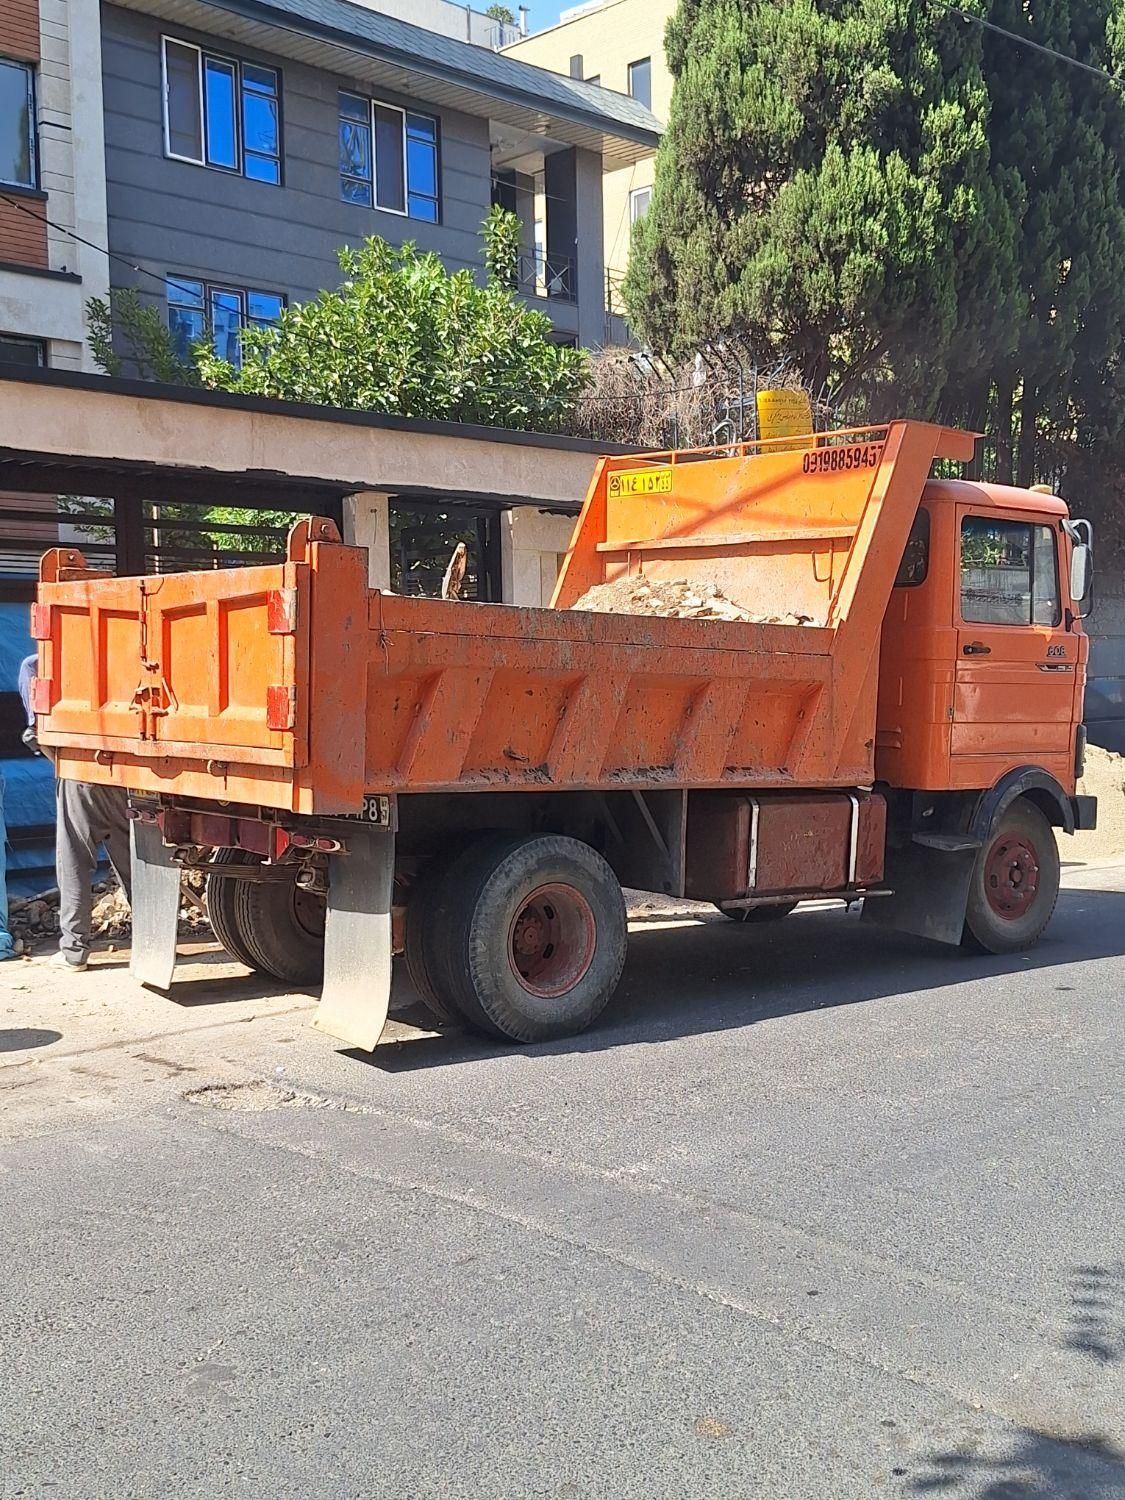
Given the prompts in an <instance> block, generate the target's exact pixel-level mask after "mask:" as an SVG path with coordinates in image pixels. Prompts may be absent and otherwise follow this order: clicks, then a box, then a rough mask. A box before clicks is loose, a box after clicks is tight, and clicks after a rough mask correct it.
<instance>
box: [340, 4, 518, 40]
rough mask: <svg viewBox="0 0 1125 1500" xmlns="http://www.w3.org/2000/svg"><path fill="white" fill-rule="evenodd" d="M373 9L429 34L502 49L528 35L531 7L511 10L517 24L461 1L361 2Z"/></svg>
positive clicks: (483, 7) (510, 8)
mask: <svg viewBox="0 0 1125 1500" xmlns="http://www.w3.org/2000/svg"><path fill="white" fill-rule="evenodd" d="M358 3H359V4H361V5H365V6H367V8H368V9H369V10H381V11H382V12H383V13H384V14H385V15H388V16H397V17H398V18H399V20H400V21H410V22H411V23H412V24H413V25H415V26H423V27H425V29H426V30H427V31H438V32H440V33H441V35H442V36H449V37H452V38H453V39H454V41H458V42H472V44H473V45H474V46H475V47H491V48H492V49H493V51H498V50H499V49H500V48H501V47H507V46H510V45H511V43H512V42H518V41H519V39H520V37H521V36H526V35H527V17H528V7H527V6H526V5H520V6H518V7H517V6H515V5H512V6H510V7H508V9H509V11H510V13H511V14H512V15H513V16H514V17H515V20H514V21H511V22H508V21H498V20H496V18H495V17H494V16H490V15H489V14H488V9H487V7H486V6H482V7H481V8H479V9H478V8H477V7H476V6H473V5H463V4H461V0H358Z"/></svg>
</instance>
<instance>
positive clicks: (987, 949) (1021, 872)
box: [962, 797, 1059, 953]
mask: <svg viewBox="0 0 1125 1500" xmlns="http://www.w3.org/2000/svg"><path fill="white" fill-rule="evenodd" d="M1058 895H1059V849H1058V845H1057V843H1056V842H1055V831H1054V829H1053V828H1052V827H1051V825H1050V823H1048V822H1047V819H1046V818H1045V817H1044V816H1043V814H1042V813H1041V812H1040V811H1039V809H1038V808H1037V807H1036V806H1035V805H1034V804H1033V803H1031V802H1028V801H1027V800H1026V798H1023V797H1020V798H1018V799H1017V800H1016V801H1015V802H1013V803H1012V805H1011V807H1009V808H1008V809H1007V811H1006V812H1005V813H1004V814H1003V816H1002V817H1001V818H1000V819H999V820H998V821H997V822H996V823H995V824H994V825H993V827H992V829H991V830H990V832H989V835H988V837H987V838H986V839H985V841H984V844H983V845H982V847H981V850H980V853H979V854H978V855H977V861H976V864H975V866H974V867H973V877H972V882H971V884H970V886H969V903H968V907H967V909H966V913H965V931H964V936H963V938H962V942H963V945H964V946H965V947H967V948H974V949H976V950H977V952H980V953H1018V952H1019V951H1020V949H1022V948H1030V947H1032V945H1033V944H1034V943H1036V942H1037V941H1038V939H1039V936H1040V934H1041V933H1042V931H1043V929H1044V928H1045V927H1046V925H1047V923H1048V922H1049V921H1050V920H1051V913H1052V912H1053V911H1054V909H1055V902H1056V901H1057V900H1058Z"/></svg>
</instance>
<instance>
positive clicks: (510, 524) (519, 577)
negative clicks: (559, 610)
mask: <svg viewBox="0 0 1125 1500" xmlns="http://www.w3.org/2000/svg"><path fill="white" fill-rule="evenodd" d="M573 531H574V520H573V518H572V517H570V516H553V515H549V514H547V513H546V512H544V511H541V510H534V509H532V507H531V506H527V507H524V508H521V509H520V510H506V511H505V512H504V514H503V516H502V517H501V526H500V573H501V579H502V581H503V585H504V603H505V604H524V605H531V606H532V607H534V608H536V609H538V608H539V607H541V606H546V605H548V604H550V602H551V594H552V593H553V592H554V587H555V579H556V578H557V577H558V571H559V564H560V561H561V559H562V557H563V555H564V554H565V552H566V550H567V548H568V547H569V546H570V538H571V534H572V532H573Z"/></svg>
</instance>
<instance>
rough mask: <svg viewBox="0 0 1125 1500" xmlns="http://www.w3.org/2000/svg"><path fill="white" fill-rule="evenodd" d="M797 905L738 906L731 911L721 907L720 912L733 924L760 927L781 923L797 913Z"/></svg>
mask: <svg viewBox="0 0 1125 1500" xmlns="http://www.w3.org/2000/svg"><path fill="white" fill-rule="evenodd" d="M797 905H798V903H797V902H796V901H785V902H782V904H781V905H780V906H736V907H732V908H731V909H730V910H729V911H725V910H724V909H723V908H722V907H721V906H720V907H719V910H720V911H721V912H722V913H723V916H724V917H729V919H730V920H731V921H732V922H751V923H753V924H754V925H755V926H760V925H761V924H762V923H763V922H780V921H781V919H782V917H787V916H788V915H789V913H790V912H793V911H796V910H797Z"/></svg>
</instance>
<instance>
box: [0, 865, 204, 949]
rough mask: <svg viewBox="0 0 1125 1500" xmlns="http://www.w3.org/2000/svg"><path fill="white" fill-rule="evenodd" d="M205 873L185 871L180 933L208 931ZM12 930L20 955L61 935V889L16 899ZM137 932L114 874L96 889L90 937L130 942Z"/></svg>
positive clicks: (11, 908) (10, 920)
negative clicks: (204, 890)
mask: <svg viewBox="0 0 1125 1500" xmlns="http://www.w3.org/2000/svg"><path fill="white" fill-rule="evenodd" d="M203 880H204V876H203V874H202V872H201V871H198V870H189V871H185V873H184V875H183V876H182V878H181V884H180V932H181V933H183V934H185V935H186V934H191V933H197V932H203V931H207V930H208V929H209V925H210V924H209V923H208V921H207V912H206V908H205V906H204V902H203ZM8 930H9V932H10V933H11V934H12V937H13V939H14V940H15V944H16V951H17V952H30V951H31V950H32V949H33V948H35V947H36V946H37V945H39V944H40V943H43V942H45V941H47V940H53V939H55V938H57V937H58V935H59V893H58V890H57V889H54V890H49V891H44V892H42V894H41V895H38V896H32V897H31V898H30V899H28V900H21V899H20V898H19V897H18V896H13V897H12V899H11V900H10V901H9V903H8ZM132 931H133V918H132V915H131V913H130V911H129V903H128V901H126V899H125V892H124V891H123V890H122V889H121V886H120V884H119V883H118V880H117V877H116V876H115V875H114V874H113V873H112V872H111V873H110V875H109V877H108V879H106V880H100V881H99V882H98V883H97V885H95V886H94V906H93V910H92V912H91V918H90V935H91V937H94V938H127V937H129V936H130V935H131V933H132Z"/></svg>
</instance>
